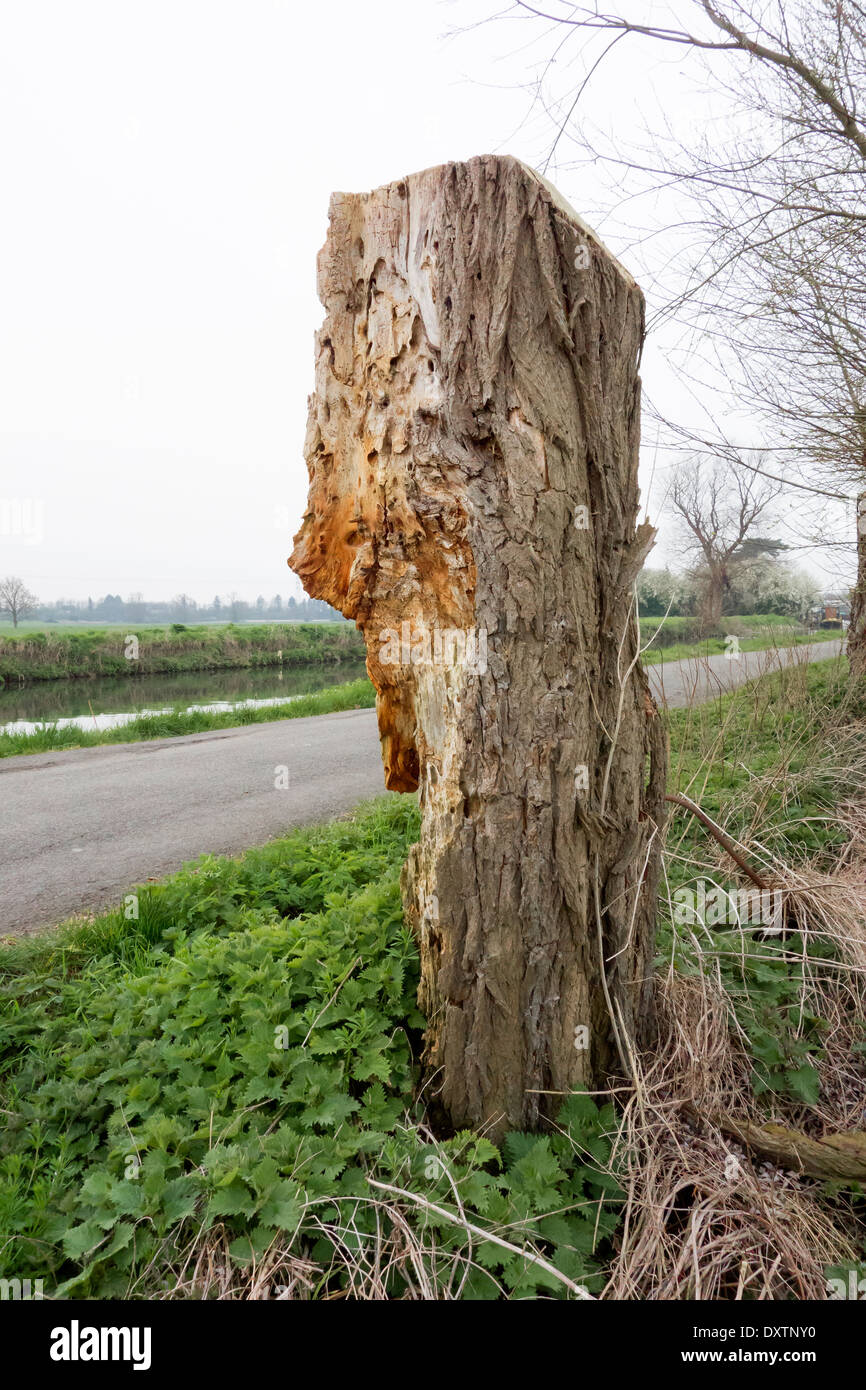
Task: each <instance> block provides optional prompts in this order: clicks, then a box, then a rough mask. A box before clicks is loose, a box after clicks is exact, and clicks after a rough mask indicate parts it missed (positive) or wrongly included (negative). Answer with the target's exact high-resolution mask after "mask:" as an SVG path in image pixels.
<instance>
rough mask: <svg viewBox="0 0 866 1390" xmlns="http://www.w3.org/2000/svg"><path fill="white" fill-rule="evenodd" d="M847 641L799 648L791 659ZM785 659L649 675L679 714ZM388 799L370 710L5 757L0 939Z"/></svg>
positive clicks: (767, 655) (826, 653)
mask: <svg viewBox="0 0 866 1390" xmlns="http://www.w3.org/2000/svg"><path fill="white" fill-rule="evenodd" d="M841 646H842V643H841V641H833V642H823V643H815V644H812V645H809V646H803V647H799V648H796V649H795V650H794V652H793V659H794V660H795V661H803V662H806V661H821V660H826V659H828V658H829V657H832V656H835V655H837V654H838V652H839V651H840V650H841ZM791 655H792V654H791V652H790V651H778V652H776V651H763V652H748V653H743V654H742V655H741V657H740V658H739V659H738V660H729V659H728V658H727V657H725V656H716V657H710V658H709V659H708V660H703V661H697V660H687V661H678V662H671V663H669V664H666V665H665V666H663V667H662V666H651V667H649V668H648V672H649V679H650V683H651V685H652V689H653V693H654V695H655V696H656V699H657V700H659V702H660V703H662V702H665V703H667V704H668V705H671V706H677V705H686V704H688V703H690V702H691V701H692V700H694V701H697V702H700V701H703V700H709V699H712V698H713V697H714V696H715V695H718V694H719V693H721V692H724V691H725V690H730V689H733V688H734V687H735V686H737V685H741V684H743V682H744V681H746V680H749V679H751V677H752V676H755V675H760V674H763V673H764V672H765V671H770V670H774V669H778V668H779V666H780V665H783V664H788V662H789V661H790V659H791ZM286 783H287V785H286ZM383 791H384V782H383V776H382V761H381V757H380V753H379V740H378V737H377V733H376V716H375V712H374V711H373V710H350V711H347V712H345V713H341V714H324V715H316V716H314V717H312V718H309V719H292V720H280V721H277V722H275V723H273V724H254V725H248V726H247V727H245V728H237V729H223V730H219V731H217V732H213V733H202V734H191V735H189V736H187V737H185V738H168V739H158V740H154V741H153V742H149V743H126V744H114V745H106V746H104V747H101V748H100V747H97V748H82V749H78V750H74V751H69V752H58V753H39V754H35V755H31V754H25V755H22V756H21V757H15V758H3V759H0V824H2V854H0V934H2V933H6V934H8V933H16V934H21V933H25V932H29V931H33V930H35V929H37V928H39V927H41V926H44V925H46V924H48V923H54V922H59V921H62V920H63V919H64V918H65V917H69V916H71V915H72V914H73V913H77V912H84V911H88V910H91V909H93V908H99V907H104V906H110V905H112V904H120V902H121V901H122V898H123V894H124V893H125V892H126V891H127V890H128V888H129V887H130V885H132V884H135V883H141V882H144V881H146V880H147V879H148V878H161V877H163V876H164V875H166V874H168V873H171V872H173V871H174V870H176V869H179V868H180V867H181V865H182V864H183V863H185V862H186V861H187V860H189V859H194V858H196V856H198V855H199V854H204V853H206V852H208V853H215V854H231V853H237V852H239V851H240V850H243V849H246V848H247V847H248V846H250V845H255V844H261V843H263V842H264V841H265V840H268V839H271V838H273V837H274V836H276V835H282V834H285V833H286V832H287V831H288V830H289V829H291V827H292V826H296V825H303V824H308V823H310V822H312V821H321V820H327V819H329V818H331V817H334V816H338V815H340V814H341V813H343V812H345V811H348V810H350V809H351V808H352V807H353V806H355V805H356V804H357V803H358V802H359V801H362V800H364V798H365V797H370V796H376V795H378V794H380V793H382V792H383Z"/></svg>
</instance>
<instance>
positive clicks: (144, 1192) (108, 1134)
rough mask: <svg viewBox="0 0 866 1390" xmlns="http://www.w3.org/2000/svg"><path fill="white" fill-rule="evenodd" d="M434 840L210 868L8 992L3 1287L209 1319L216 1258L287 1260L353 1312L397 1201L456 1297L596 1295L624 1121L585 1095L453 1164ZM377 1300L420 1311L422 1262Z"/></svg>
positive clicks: (346, 843)
mask: <svg viewBox="0 0 866 1390" xmlns="http://www.w3.org/2000/svg"><path fill="white" fill-rule="evenodd" d="M416 822H417V812H416V810H415V808H414V806H412V805H411V804H409V805H402V804H397V805H389V806H388V807H387V808H386V809H385V810H384V811H382V810H380V811H377V812H376V813H375V814H374V815H373V816H369V817H366V818H362V821H361V822H360V827H359V826H358V825H352V826H345V825H344V826H335V827H332V828H331V829H330V830H329V831H328V832H318V833H317V834H310V833H307V834H306V835H299V836H294V837H292V838H291V840H290V841H286V842H282V844H281V845H276V846H270V847H268V848H267V849H265V850H262V851H258V852H256V853H253V854H251V855H248V856H246V857H245V859H244V860H241V861H232V860H216V859H208V860H204V861H201V862H200V864H199V865H198V866H196V867H194V868H192V869H190V870H187V871H186V872H185V873H184V874H182V875H180V876H178V878H177V879H175V880H173V881H171V882H170V883H169V884H168V885H166V886H165V887H164V888H156V889H143V890H141V897H140V916H139V920H138V922H137V923H134V924H132V923H130V922H128V921H127V922H125V924H124V926H125V931H124V930H123V928H121V925H120V922H119V921H118V922H116V923H112V922H111V921H109V919H104V921H103V923H102V925H101V926H100V928H99V930H100V931H101V932H102V939H101V940H100V941H98V942H94V940H93V939H92V938H91V941H90V943H89V946H88V949H87V951H86V953H84V954H86V963H83V964H82V965H81V966H80V968H79V966H78V964H77V961H76V953H75V948H74V944H73V945H72V947H71V948H70V949H69V950H68V951H66V952H64V950H63V948H62V947H60V948H58V950H57V951H56V953H54V954H53V955H51V956H49V957H46V958H44V959H43V961H42V968H41V969H39V970H35V969H33V962H32V961H31V962H30V966H29V969H28V971H27V974H26V976H25V975H23V973H22V971H21V970H16V969H15V968H14V965H13V967H12V968H11V969H9V970H8V971H7V977H6V980H5V983H4V1003H5V1010H4V1025H3V1029H2V1034H0V1045H2V1053H0V1056H2V1069H3V1070H2V1076H3V1100H2V1104H3V1107H4V1109H5V1110H6V1111H7V1112H9V1123H8V1128H7V1131H6V1135H5V1138H4V1140H3V1156H2V1160H0V1230H2V1233H3V1240H2V1242H0V1263H2V1272H3V1274H4V1276H6V1277H9V1276H15V1275H22V1276H23V1275H29V1276H31V1277H42V1278H43V1279H44V1280H45V1288H46V1291H50V1292H51V1293H52V1294H53V1295H54V1296H61V1297H63V1296H79V1297H81V1296H83V1297H96V1298H107V1297H119V1296H133V1297H136V1296H139V1297H148V1296H151V1297H152V1296H154V1294H158V1293H159V1292H166V1293H170V1292H172V1291H176V1290H177V1289H178V1288H179V1287H180V1286H182V1287H184V1288H185V1289H186V1291H187V1292H188V1294H189V1295H190V1296H193V1297H196V1296H206V1293H207V1290H206V1288H202V1287H201V1286H198V1287H197V1286H196V1284H195V1281H194V1280H193V1281H191V1282H188V1283H186V1284H184V1283H183V1277H182V1276H183V1271H184V1270H186V1272H187V1275H188V1272H189V1268H190V1266H191V1265H194V1263H195V1260H196V1257H197V1253H198V1252H200V1251H201V1250H202V1249H204V1248H205V1247H206V1246H207V1244H208V1242H212V1243H213V1244H214V1246H215V1247H219V1248H220V1249H221V1250H227V1259H228V1262H229V1264H230V1266H232V1267H234V1268H236V1270H237V1272H238V1277H239V1278H243V1277H244V1276H245V1275H248V1274H249V1271H250V1270H251V1269H254V1268H255V1267H256V1266H257V1264H261V1262H263V1261H267V1260H268V1259H269V1258H270V1259H273V1258H274V1252H276V1251H279V1252H280V1255H281V1258H288V1259H289V1260H292V1259H294V1260H296V1261H303V1262H304V1268H305V1269H307V1270H309V1271H310V1273H309V1274H308V1276H307V1277H308V1282H309V1285H310V1294H311V1296H323V1295H333V1294H335V1293H340V1292H342V1291H343V1290H344V1289H346V1288H347V1287H349V1285H350V1282H351V1275H350V1270H351V1269H352V1268H353V1267H354V1266H355V1265H356V1264H362V1263H363V1261H364V1259H365V1258H366V1252H369V1253H370V1255H371V1258H372V1252H373V1250H374V1248H375V1246H376V1244H377V1242H378V1241H381V1239H382V1234H383V1230H384V1231H385V1232H386V1233H387V1232H388V1231H389V1230H390V1229H391V1224H392V1222H393V1221H394V1220H397V1218H396V1217H394V1216H393V1215H392V1216H391V1217H389V1210H390V1208H389V1207H388V1205H387V1203H388V1201H391V1203H392V1205H393V1201H394V1199H393V1198H392V1197H389V1194H388V1193H387V1192H383V1191H382V1189H381V1188H377V1187H374V1186H373V1183H377V1182H378V1183H382V1184H385V1186H386V1188H387V1187H398V1188H400V1189H401V1191H403V1192H409V1193H411V1194H412V1196H413V1198H415V1200H414V1201H412V1202H409V1201H403V1203H402V1205H401V1207H400V1210H401V1212H403V1213H404V1214H405V1217H401V1218H400V1219H409V1220H410V1221H411V1224H412V1230H413V1233H414V1235H413V1239H414V1240H415V1241H416V1242H417V1244H418V1246H419V1248H421V1249H422V1250H423V1251H424V1252H425V1264H426V1267H427V1269H428V1272H429V1275H428V1277H429V1278H430V1279H431V1280H432V1281H433V1283H434V1284H436V1283H437V1282H438V1281H442V1282H443V1283H446V1282H449V1281H450V1287H451V1288H452V1295H453V1292H454V1290H455V1289H456V1290H457V1291H459V1292H462V1294H463V1295H464V1296H467V1297H473V1298H484V1297H492V1298H495V1297H499V1296H501V1293H502V1292H503V1291H506V1292H509V1293H510V1294H511V1295H512V1296H521V1295H527V1296H533V1295H536V1294H537V1293H538V1292H539V1291H544V1293H545V1294H546V1295H552V1296H563V1295H567V1294H568V1290H569V1286H570V1284H578V1285H579V1286H581V1287H584V1288H587V1289H593V1288H597V1287H599V1285H600V1283H601V1282H602V1281H601V1279H600V1277H599V1274H598V1272H597V1271H598V1267H599V1261H598V1252H599V1250H600V1249H602V1248H603V1247H604V1245H605V1243H606V1242H607V1241H608V1240H609V1237H610V1236H611V1234H612V1233H613V1231H614V1229H615V1227H616V1225H617V1221H618V1215H617V1212H618V1203H617V1197H618V1191H617V1185H616V1183H615V1181H613V1180H612V1179H611V1178H610V1177H609V1176H606V1175H605V1174H604V1173H603V1172H602V1171H601V1170H602V1167H603V1165H604V1164H605V1163H606V1161H607V1158H608V1155H609V1152H610V1145H609V1141H608V1139H607V1138H606V1135H607V1133H608V1132H612V1131H613V1128H614V1124H615V1122H614V1117H613V1114H612V1111H611V1110H610V1108H606V1109H603V1110H598V1109H597V1107H596V1105H595V1103H594V1102H593V1100H592V1099H591V1098H590V1097H587V1096H583V1095H575V1096H572V1097H570V1098H569V1099H568V1100H567V1101H566V1104H565V1105H564V1106H563V1108H562V1111H561V1113H560V1116H559V1119H558V1122H557V1124H556V1126H555V1127H554V1128H553V1129H552V1131H551V1133H550V1134H548V1135H544V1136H539V1135H522V1134H511V1135H508V1136H507V1138H506V1139H505V1141H504V1143H503V1145H502V1147H501V1149H497V1148H496V1147H494V1145H493V1144H491V1143H490V1142H488V1141H487V1140H486V1139H485V1138H483V1137H481V1136H479V1135H476V1134H471V1133H463V1134H458V1135H456V1136H454V1137H453V1138H450V1139H448V1140H447V1141H445V1142H437V1141H436V1140H435V1139H434V1138H433V1136H432V1135H431V1133H430V1132H429V1130H427V1129H426V1128H425V1127H424V1125H423V1123H422V1114H421V1111H420V1109H419V1108H417V1107H416V1106H415V1103H414V1102H413V1098H412V1097H413V1088H414V1085H415V1082H416V1061H415V1059H416V1055H417V1050H418V1043H419V1040H420V1030H421V1029H422V1028H423V1024H424V1021H423V1019H422V1018H421V1016H420V1015H419V1014H418V1012H417V1008H416V1005H415V993H416V989H417V982H418V981H417V975H418V962H417V953H416V949H415V944H414V941H413V940H412V938H411V936H410V935H409V933H408V931H407V929H406V928H405V926H404V924H403V918H402V911H401V904H400V894H399V884H398V875H399V866H400V864H401V862H402V859H403V857H404V853H405V849H406V845H407V843H408V842H409V840H410V839H411V838H412V836H413V834H414V833H416ZM92 930H95V928H93V929H92ZM136 935H137V940H135V939H133V938H135V937H136ZM95 947H96V948H97V949H94V948H95ZM22 964H23V962H22ZM371 1180H372V1181H371ZM467 1222H468V1223H470V1224H471V1225H472V1226H474V1227H475V1228H476V1229H478V1230H480V1231H481V1232H484V1231H490V1232H491V1233H497V1232H498V1233H499V1235H500V1239H501V1238H502V1236H503V1235H504V1236H505V1238H506V1240H505V1245H502V1244H496V1243H494V1242H493V1241H486V1240H485V1239H484V1236H483V1234H472V1233H468V1231H467V1226H466V1223H467ZM455 1261H456V1263H455ZM455 1270H456V1271H457V1273H456V1275H455ZM275 1277H276V1276H275ZM380 1277H381V1285H382V1288H383V1289H384V1292H385V1293H386V1294H387V1295H390V1296H393V1297H401V1296H406V1295H407V1294H408V1295H409V1296H412V1292H413V1287H414V1279H415V1277H416V1276H415V1275H414V1274H413V1270H412V1266H411V1263H409V1262H407V1261H403V1262H402V1263H401V1262H400V1261H399V1260H392V1261H391V1262H390V1267H389V1268H386V1269H385V1270H384V1272H383V1273H382V1274H381V1276H380ZM278 1282H279V1280H278V1279H277V1283H278Z"/></svg>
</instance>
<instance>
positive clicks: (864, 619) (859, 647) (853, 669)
mask: <svg viewBox="0 0 866 1390" xmlns="http://www.w3.org/2000/svg"><path fill="white" fill-rule="evenodd" d="M847 650H848V662H849V667H850V672H849V674H850V679H851V680H852V681H855V682H857V683H861V682H863V681H864V680H866V492H861V493H860V495H859V497H858V498H857V582H856V584H855V585H854V588H853V590H852V593H851V617H850V621H849V623H848V643H847Z"/></svg>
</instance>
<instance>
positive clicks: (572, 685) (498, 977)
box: [290, 156, 666, 1137]
mask: <svg viewBox="0 0 866 1390" xmlns="http://www.w3.org/2000/svg"><path fill="white" fill-rule="evenodd" d="M319 293H320V297H321V299H322V302H323V304H324V306H325V309H326V317H325V322H324V325H323V327H322V329H321V331H320V333H319V335H318V338H317V363H316V391H315V394H314V396H313V397H312V398H311V402H310V416H309V425H308V434H307V442H306V450H305V452H306V458H307V464H308V469H309V475H310V495H309V503H308V510H307V512H306V515H305V517H304V521H303V525H302V528H301V530H300V532H299V533H298V536H297V537H296V544H295V550H294V552H293V554H292V557H291V560H290V564H291V565H292V567H293V568H294V569H295V570H296V572H297V573H298V574H299V575H300V577H301V579H302V581H303V583H304V585H305V587H306V589H307V591H308V592H309V593H310V594H313V595H315V596H316V597H319V598H324V599H326V600H327V601H328V602H329V603H332V604H334V605H335V606H336V607H338V608H339V609H341V611H342V612H343V613H345V614H346V615H347V616H348V617H351V618H354V619H355V620H356V622H357V623H358V625H359V627H360V628H361V629H362V631H363V633H364V637H365V639H366V643H367V653H368V661H367V664H368V670H369V672H370V676H371V679H372V680H373V682H374V684H375V686H376V689H377V692H378V697H377V711H378V720H379V731H380V736H381V741H382V751H383V758H384V763H385V780H386V785H387V786H388V787H389V788H391V789H393V790H396V791H411V790H414V789H415V787H416V786H418V787H420V803H421V812H422V828H421V839H420V843H419V844H418V845H417V846H415V847H414V848H413V850H412V852H411V854H410V857H409V860H408V863H407V865H406V869H405V870H404V880H403V887H404V900H405V906H406V910H407V913H408V916H409V919H410V921H411V922H412V923H413V925H414V927H415V929H416V931H417V933H418V938H419V942H420V951H421V970H422V979H421V988H420V993H419V1003H420V1006H421V1008H422V1010H423V1011H424V1013H425V1015H426V1017H427V1020H428V1031H427V1035H426V1051H425V1065H426V1069H427V1074H426V1085H425V1090H424V1094H425V1097H426V1099H427V1100H428V1102H431V1103H433V1104H434V1108H438V1110H439V1112H440V1116H442V1114H443V1112H444V1118H446V1119H447V1122H448V1123H449V1124H450V1125H452V1126H454V1127H459V1126H462V1125H473V1126H485V1127H486V1129H487V1132H488V1133H491V1134H492V1135H493V1136H494V1137H498V1136H499V1135H501V1134H502V1132H503V1131H504V1130H505V1129H507V1128H513V1127H518V1128H529V1129H532V1128H535V1127H537V1126H538V1125H539V1124H540V1123H541V1122H542V1119H543V1117H544V1116H545V1115H548V1114H550V1113H551V1111H555V1110H556V1109H557V1108H558V1106H559V1104H560V1103H561V1097H560V1096H559V1095H558V1094H553V1093H562V1092H568V1091H570V1090H574V1089H583V1088H594V1087H597V1086H599V1085H603V1084H604V1083H605V1081H606V1079H607V1078H608V1077H609V1076H610V1075H612V1074H620V1073H622V1072H623V1071H626V1070H628V1067H629V1054H630V1050H631V1049H632V1048H633V1047H635V1046H641V1045H642V1044H644V1043H645V1042H647V1041H648V1040H649V1039H650V1037H651V1034H652V1005H651V999H652V992H651V985H650V970H651V956H652V946H653V928H654V911H655V908H654V900H655V892H656V881H657V872H658V863H659V850H660V834H659V828H660V826H661V823H662V819H663V812H664V807H663V796H664V778H665V762H666V752H665V740H664V734H663V731H662V726H661V722H660V719H659V717H658V713H657V711H656V709H655V706H654V704H653V702H652V700H651V698H650V695H649V689H648V685H647V681H646V677H645V675H644V672H643V669H642V667H641V665H640V661H639V657H638V628H637V622H636V605H635V601H634V583H635V579H636V577H637V574H638V572H639V570H640V568H641V565H642V564H643V561H644V558H645V556H646V554H647V552H648V550H649V548H650V546H651V545H652V541H653V537H654V534H655V533H654V531H653V529H652V527H651V526H650V525H649V524H648V523H646V522H645V523H644V524H643V525H641V526H640V527H638V528H637V530H636V529H635V523H636V518H637V510H638V486H637V454H638V436H639V401H640V383H639V378H638V375H637V367H638V360H639V356H640V350H641V344H642V336H643V323H644V313H643V298H642V296H641V293H640V291H639V289H638V287H637V286H636V284H635V282H634V280H633V279H632V277H631V276H630V275H629V274H628V272H627V271H626V270H624V269H623V267H622V266H620V265H619V264H618V263H617V262H616V261H615V260H614V259H613V257H612V256H611V255H610V254H609V253H608V252H607V251H606V250H605V248H604V247H603V246H602V244H601V243H600V242H599V241H598V239H597V238H596V236H595V234H594V233H593V232H592V231H591V230H590V229H589V228H588V227H587V226H586V225H585V224H584V223H583V222H582V221H581V219H580V218H579V217H578V216H577V214H576V213H575V212H574V211H573V210H572V209H571V208H570V207H569V206H568V204H567V203H565V202H564V200H563V199H562V198H561V197H560V195H559V194H558V193H557V192H556V190H555V189H554V188H552V186H551V185H549V184H548V183H547V182H546V181H545V180H543V179H541V178H540V177H539V176H538V175H537V174H535V173H534V172H533V171H532V170H530V169H528V168H527V167H526V166H525V165H523V164H521V163H519V162H518V161H517V160H514V159H512V158H495V157H492V156H483V157H480V158H476V159H472V160H469V161H468V162H467V163H465V164H446V165H442V166H440V167H438V168H435V169H429V170H426V171H425V172H423V173H420V174H415V175H413V176H411V177H409V178H406V179H402V180H400V181H399V182H395V183H392V184H389V185H387V186H386V187H384V188H380V189H377V190H376V191H375V192H373V193H369V194H358V195H354V194H335V195H334V196H333V198H332V201H331V209H330V229H329V233H328V239H327V242H326V244H325V246H324V248H323V249H322V251H321V253H320V256H319Z"/></svg>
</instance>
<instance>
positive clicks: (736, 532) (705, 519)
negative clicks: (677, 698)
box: [671, 459, 785, 628]
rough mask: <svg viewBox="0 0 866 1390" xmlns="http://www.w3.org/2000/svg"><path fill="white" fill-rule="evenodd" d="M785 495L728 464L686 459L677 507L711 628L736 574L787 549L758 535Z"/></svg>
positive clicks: (675, 490)
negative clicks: (761, 521) (773, 506)
mask: <svg viewBox="0 0 866 1390" xmlns="http://www.w3.org/2000/svg"><path fill="white" fill-rule="evenodd" d="M781 491H782V488H781V485H780V484H773V483H770V482H767V481H766V480H764V479H761V478H759V477H758V476H756V475H755V474H754V473H749V472H746V471H744V470H743V469H741V468H733V469H731V468H730V467H728V466H727V465H725V464H723V463H717V464H716V465H715V466H714V467H713V466H707V464H706V463H704V462H702V461H700V460H695V459H683V460H682V461H681V462H680V464H679V465H678V467H677V469H676V471H675V473H674V479H673V486H672V488H671V503H672V505H673V507H674V510H675V511H676V512H677V514H678V516H679V518H680V522H681V526H682V530H683V532H684V535H685V540H686V547H687V551H689V552H690V553H691V554H692V555H694V556H695V558H696V560H697V565H696V567H695V570H694V576H695V578H696V579H697V580H698V581H699V583H700V585H701V591H702V592H701V620H702V622H703V624H704V626H705V627H707V628H712V627H716V626H718V623H719V620H720V619H721V616H722V609H723V606H724V601H725V595H726V593H727V592H728V591H729V590H730V588H731V586H732V582H733V579H734V571H735V570H741V569H742V567H743V566H745V565H747V564H748V563H749V562H750V561H754V560H757V559H759V558H761V557H764V556H767V555H773V554H776V553H777V552H778V551H780V550H783V549H785V547H784V545H783V544H782V542H780V541H776V540H770V539H768V538H767V537H764V536H759V535H756V534H755V528H756V524H757V522H758V520H759V519H760V518H761V517H763V518H764V519H767V512H768V509H769V508H770V506H771V504H772V502H773V501H774V500H775V499H776V498H777V497H778V496H779V493H780V492H781Z"/></svg>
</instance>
